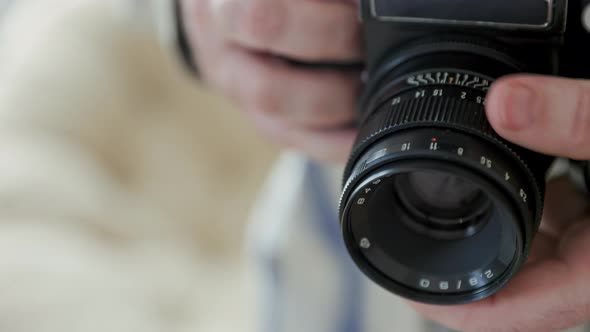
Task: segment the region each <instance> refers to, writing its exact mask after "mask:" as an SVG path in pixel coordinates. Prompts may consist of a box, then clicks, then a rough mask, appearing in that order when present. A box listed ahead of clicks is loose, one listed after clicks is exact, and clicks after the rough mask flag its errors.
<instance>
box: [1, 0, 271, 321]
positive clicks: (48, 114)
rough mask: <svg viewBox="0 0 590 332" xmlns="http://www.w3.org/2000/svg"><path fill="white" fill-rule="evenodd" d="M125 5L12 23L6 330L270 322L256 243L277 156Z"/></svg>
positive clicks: (80, 8)
mask: <svg viewBox="0 0 590 332" xmlns="http://www.w3.org/2000/svg"><path fill="white" fill-rule="evenodd" d="M120 4H121V2H120V1H101V0H52V1H41V0H19V1H18V4H15V5H14V6H12V7H10V9H9V11H8V13H7V14H5V15H4V16H3V18H2V22H1V23H2V24H0V55H1V56H0V294H2V296H0V331H2V332H4V331H10V332H21V331H22V332H25V331H26V332H46V331H47V332H54V331H60V332H61V331H81V332H90V331H101V332H103V331H110V332H118V331H125V332H130V331H141V332H150V331H166V332H173V331H218V332H223V331H249V330H256V327H255V326H256V318H257V315H258V313H257V312H256V308H254V307H253V305H252V303H251V302H250V301H251V300H252V296H253V294H252V293H253V288H252V287H251V285H252V284H253V282H252V281H253V280H252V277H251V274H250V266H249V263H248V260H247V259H245V258H244V255H243V252H242V246H243V241H242V238H243V232H244V227H245V220H246V218H247V213H248V210H249V206H250V204H251V203H252V201H253V199H254V197H255V195H256V192H257V190H258V186H259V184H260V183H261V182H262V180H263V178H264V177H265V174H266V171H267V169H268V166H269V165H270V163H271V162H272V160H273V158H274V154H275V153H274V151H273V149H272V148H271V147H270V146H268V145H266V144H265V143H264V142H263V141H262V140H261V139H260V138H258V137H257V136H256V134H255V133H254V132H253V131H252V129H251V127H250V126H249V125H248V124H247V121H246V120H245V119H244V118H243V117H242V116H241V114H240V113H239V112H236V111H235V110H233V109H231V108H230V107H229V106H228V105H227V103H226V102H224V101H222V100H221V99H220V98H218V97H216V96H214V95H212V94H211V93H209V92H208V91H206V90H205V89H204V88H203V87H201V86H199V84H198V83H197V82H196V81H195V80H194V79H193V78H191V77H190V76H189V75H187V74H186V73H185V72H184V71H183V70H182V68H181V67H179V66H178V65H177V63H176V62H175V61H174V60H173V59H171V58H170V57H168V56H167V54H166V53H165V52H163V51H162V50H161V49H160V48H159V46H158V43H157V42H156V40H155V38H154V36H153V35H151V34H150V33H149V30H147V29H145V25H143V24H139V22H138V21H137V20H139V19H140V17H139V16H137V15H130V14H133V13H132V12H130V8H133V7H127V6H121V5H120ZM140 16H141V15H140Z"/></svg>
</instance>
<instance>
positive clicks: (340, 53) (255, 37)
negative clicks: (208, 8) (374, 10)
mask: <svg viewBox="0 0 590 332" xmlns="http://www.w3.org/2000/svg"><path fill="white" fill-rule="evenodd" d="M212 14H213V19H214V21H215V22H216V25H217V27H218V29H220V30H221V31H223V32H224V33H225V36H226V37H227V38H228V39H229V40H232V41H234V42H236V43H238V44H240V45H242V46H245V47H248V48H253V49H256V50H259V51H264V52H268V53H273V54H278V55H281V56H285V57H288V58H294V59H297V60H303V61H329V60H331V61H343V62H349V61H358V60H360V59H361V54H362V52H361V38H360V24H359V22H358V19H357V10H356V6H355V5H353V2H351V1H315V0H298V1H293V0H214V1H213V10H212Z"/></svg>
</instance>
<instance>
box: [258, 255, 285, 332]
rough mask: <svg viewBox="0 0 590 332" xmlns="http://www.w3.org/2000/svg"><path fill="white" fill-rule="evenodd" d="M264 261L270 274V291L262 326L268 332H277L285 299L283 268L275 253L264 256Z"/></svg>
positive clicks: (280, 323)
mask: <svg viewBox="0 0 590 332" xmlns="http://www.w3.org/2000/svg"><path fill="white" fill-rule="evenodd" d="M263 262H264V264H265V265H266V266H265V268H266V271H267V273H268V275H269V276H270V292H269V294H267V298H266V299H265V300H266V301H267V302H266V303H265V309H266V310H267V311H266V312H263V313H262V314H263V315H264V317H262V318H263V320H262V321H263V322H264V324H265V325H263V326H262V328H263V330H264V331H266V332H277V331H280V330H281V325H282V321H281V318H282V315H281V304H282V303H283V300H284V298H283V287H284V285H283V282H282V280H283V276H282V269H281V264H280V261H279V258H278V257H277V256H276V255H274V253H273V254H272V256H271V257H264V260H263Z"/></svg>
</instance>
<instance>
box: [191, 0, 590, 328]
mask: <svg viewBox="0 0 590 332" xmlns="http://www.w3.org/2000/svg"><path fill="white" fill-rule="evenodd" d="M183 2H184V4H185V6H184V7H185V9H186V10H185V21H186V22H187V27H188V31H189V35H190V36H191V40H192V44H193V46H195V47H196V50H197V52H196V53H197V57H198V60H199V64H200V69H201V70H202V71H203V73H204V75H205V78H206V79H207V80H208V81H210V82H211V83H212V84H213V85H214V86H216V87H218V88H220V89H221V90H222V91H224V92H225V93H226V94H227V95H229V96H231V97H232V98H234V100H236V101H237V102H238V104H239V105H241V108H242V109H244V110H245V111H246V112H247V114H249V115H250V116H251V117H252V118H253V119H254V122H255V123H256V124H257V126H258V128H259V129H260V130H261V131H262V132H263V133H265V134H266V135H268V136H269V137H271V138H272V139H273V140H274V141H276V142H279V143H282V144H284V145H287V146H289V147H293V148H297V149H300V150H302V151H304V152H306V153H307V154H309V155H311V156H312V157H315V158H317V159H322V160H340V161H342V160H344V159H345V158H346V156H348V155H349V153H350V147H351V145H352V139H353V136H355V135H356V134H357V133H356V131H355V130H352V129H349V124H350V123H351V122H352V121H353V120H354V119H355V118H356V116H355V114H359V123H358V128H359V130H358V131H359V133H358V136H357V141H356V143H355V144H354V148H353V150H352V156H351V157H350V158H349V163H348V166H347V170H346V174H345V177H346V186H345V190H344V193H343V196H342V205H341V211H340V212H341V222H342V229H343V235H344V239H345V242H346V244H347V247H348V249H349V252H350V254H351V256H352V257H353V258H354V260H355V262H356V263H357V265H358V266H359V268H360V269H361V270H362V271H363V272H364V273H365V274H366V275H368V276H369V277H370V278H371V279H373V280H374V281H375V282H377V283H379V284H380V285H381V286H383V287H384V288H385V289H387V290H389V291H391V292H393V293H395V294H398V295H401V296H404V297H406V298H408V299H410V300H413V301H418V302H421V303H420V304H418V303H414V304H413V305H414V306H415V307H416V308H417V309H418V310H419V311H420V312H422V313H424V314H426V315H427V316H429V317H431V318H433V319H435V320H438V321H440V322H442V323H444V324H446V325H448V326H450V327H454V328H457V329H461V330H469V331H476V330H482V329H485V328H489V327H493V328H497V329H498V330H504V329H513V328H519V329H522V330H527V331H528V330H534V331H545V330H547V331H550V330H557V329H562V328H566V327H571V326H575V325H577V324H579V323H582V322H583V321H585V320H588V319H590V286H589V282H588V281H589V280H590V214H589V211H590V209H589V204H588V197H587V196H585V195H582V194H581V193H579V192H578V191H576V190H575V189H574V188H573V187H572V185H571V184H570V183H569V182H568V181H566V180H564V179H559V180H556V181H553V182H550V183H545V175H546V173H547V170H548V168H549V166H550V164H551V162H552V161H553V159H554V158H555V157H564V158H571V159H574V160H587V159H590V144H588V142H590V83H589V82H588V81H587V80H584V78H590V65H589V64H588V59H590V50H589V47H588V45H589V44H590V34H588V33H587V32H586V31H585V30H584V25H583V24H581V22H580V18H581V17H582V16H583V15H582V10H583V9H584V8H585V6H587V5H589V1H587V0H570V1H569V4H568V2H567V1H563V0H548V1H545V0H520V1H514V0H513V1H492V2H481V1H468V0H445V1H434V0H416V1H411V2H408V1H405V0H361V1H360V3H359V5H360V9H361V13H362V15H361V16H362V18H363V22H362V25H361V24H359V23H358V22H357V20H356V17H357V14H356V13H357V8H356V6H354V5H353V1H350V2H347V1H344V0H343V1H337V0H334V1H327V0H326V1H319V0H313V1H312V0H301V1H291V0H209V1H205V0H200V1H199V0H193V1H191V0H184V1H183ZM566 23H567V24H566ZM566 26H567V29H566ZM361 27H362V30H361ZM361 34H362V35H363V36H364V39H365V40H366V47H365V51H361V49H362V47H361V46H360V45H361V42H360V40H361V37H360V36H361ZM361 59H362V60H364V63H365V64H366V69H367V73H368V80H367V82H366V84H365V86H364V88H363V94H362V96H361V98H360V104H359V107H358V109H359V111H360V112H357V113H355V111H354V108H355V104H356V103H357V97H358V96H357V89H358V82H357V80H358V77H359V74H358V73H356V72H350V71H343V70H334V69H333V67H329V66H322V65H321V64H327V63H330V64H333V63H345V64H346V63H354V62H356V61H359V60H361ZM302 63H307V64H314V65H313V66H300V65H297V64H302ZM317 64H319V65H317ZM312 68H313V69H312ZM327 68H330V69H327ZM524 72H526V73H534V74H528V75H522V74H519V73H524ZM538 75H543V76H538ZM549 76H567V77H571V78H557V77H549ZM422 303H430V304H445V305H455V306H432V305H430V304H422ZM458 304H461V305H458Z"/></svg>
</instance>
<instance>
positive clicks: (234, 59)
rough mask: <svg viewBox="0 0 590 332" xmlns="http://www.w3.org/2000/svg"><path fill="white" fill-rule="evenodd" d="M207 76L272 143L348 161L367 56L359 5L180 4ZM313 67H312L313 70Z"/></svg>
mask: <svg viewBox="0 0 590 332" xmlns="http://www.w3.org/2000/svg"><path fill="white" fill-rule="evenodd" d="M181 5H182V8H183V20H184V22H185V26H186V30H187V34H188V36H189V37H188V38H189V39H190V43H191V44H192V46H193V49H194V51H195V53H196V58H197V60H198V63H199V69H200V71H201V73H202V74H203V75H204V78H205V79H206V80H207V81H208V82H209V83H211V84H212V85H213V86H214V87H216V88H218V89H220V90H221V91H222V92H223V93H224V94H225V95H227V96H228V97H230V98H231V99H233V100H234V101H235V102H236V104H237V105H238V107H239V108H240V109H242V110H244V111H245V113H246V114H247V115H248V116H249V117H250V118H251V119H252V120H253V121H254V123H255V125H256V126H257V128H258V129H259V131H260V132H262V133H263V134H264V135H266V136H268V137H269V138H270V139H271V140H272V141H273V142H276V143H278V144H280V145H283V146H287V147H290V148H295V149H298V150H301V151H303V152H305V153H307V154H308V155H310V156H311V157H313V158H315V159H319V160H324V161H326V160H327V161H345V160H346V158H347V157H348V153H349V150H350V149H351V147H352V142H353V140H354V137H355V130H354V129H351V126H350V124H351V123H352V122H353V120H354V118H355V110H354V107H355V103H356V99H357V95H358V90H359V86H360V74H359V73H358V72H356V71H352V70H335V69H329V68H327V67H322V66H301V65H295V64H294V63H307V64H320V63H337V64H349V63H356V62H359V61H360V60H361V59H362V50H361V46H360V45H361V42H360V24H359V23H358V20H357V10H356V1H355V0H182V2H181ZM311 67H313V68H314V69H311Z"/></svg>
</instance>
